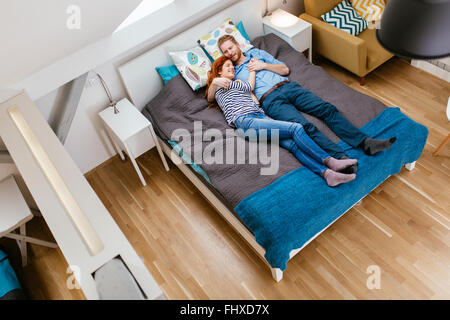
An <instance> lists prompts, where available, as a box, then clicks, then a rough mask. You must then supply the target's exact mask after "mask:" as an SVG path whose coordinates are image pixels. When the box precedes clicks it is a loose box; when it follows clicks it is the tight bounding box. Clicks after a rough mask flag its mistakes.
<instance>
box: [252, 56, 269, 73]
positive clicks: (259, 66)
mask: <svg viewBox="0 0 450 320" xmlns="http://www.w3.org/2000/svg"><path fill="white" fill-rule="evenodd" d="M263 69H266V63H265V62H262V61H259V60H258V58H252V59H250V62H249V63H248V71H249V72H253V71H259V70H263Z"/></svg>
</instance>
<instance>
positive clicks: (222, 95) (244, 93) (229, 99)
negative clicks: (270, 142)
mask: <svg viewBox="0 0 450 320" xmlns="http://www.w3.org/2000/svg"><path fill="white" fill-rule="evenodd" d="M251 91H252V86H251V84H250V83H249V82H247V81H246V82H241V81H231V84H230V86H229V87H228V89H223V88H219V89H217V91H216V94H215V98H216V101H217V104H218V105H219V107H220V108H221V109H222V111H223V114H224V115H225V119H226V120H227V122H228V124H229V125H230V126H235V125H234V121H235V120H236V118H237V117H239V116H242V115H245V114H249V113H253V112H261V113H264V111H263V110H262V109H261V108H260V107H259V104H258V103H256V102H255V101H253V99H252V97H251V95H250V92H251Z"/></svg>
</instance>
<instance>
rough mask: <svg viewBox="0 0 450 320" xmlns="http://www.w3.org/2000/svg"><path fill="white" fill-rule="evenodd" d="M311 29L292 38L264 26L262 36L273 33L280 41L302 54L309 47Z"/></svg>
mask: <svg viewBox="0 0 450 320" xmlns="http://www.w3.org/2000/svg"><path fill="white" fill-rule="evenodd" d="M311 30H312V29H311V28H308V29H307V30H304V31H302V32H300V33H298V34H296V35H295V36H293V37H290V36H287V35H285V34H283V33H281V32H279V31H278V30H276V29H274V28H272V27H271V26H268V25H266V24H264V34H268V33H273V34H276V35H277V36H279V37H280V38H281V39H283V40H284V41H286V42H287V43H289V44H290V45H291V46H292V47H293V48H294V49H295V50H297V51H300V52H303V51H305V50H307V49H309V47H310V39H311V36H312V34H311Z"/></svg>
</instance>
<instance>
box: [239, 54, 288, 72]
mask: <svg viewBox="0 0 450 320" xmlns="http://www.w3.org/2000/svg"><path fill="white" fill-rule="evenodd" d="M258 70H269V71H272V72H275V73H278V74H279V75H280V76H287V75H288V74H289V72H290V70H289V68H288V66H286V65H284V64H281V63H280V64H273V63H266V62H263V61H259V60H258V59H257V58H253V59H251V60H250V63H249V64H248V71H258Z"/></svg>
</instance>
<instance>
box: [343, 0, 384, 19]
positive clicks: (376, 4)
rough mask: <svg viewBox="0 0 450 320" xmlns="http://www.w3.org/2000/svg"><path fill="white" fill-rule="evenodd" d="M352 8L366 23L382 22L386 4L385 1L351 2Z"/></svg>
mask: <svg viewBox="0 0 450 320" xmlns="http://www.w3.org/2000/svg"><path fill="white" fill-rule="evenodd" d="M350 2H351V4H352V7H353V8H354V9H355V11H356V12H358V14H359V15H360V16H361V18H363V19H365V20H366V21H378V20H381V15H382V13H383V10H384V8H385V7H386V3H385V2H384V0H350Z"/></svg>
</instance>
